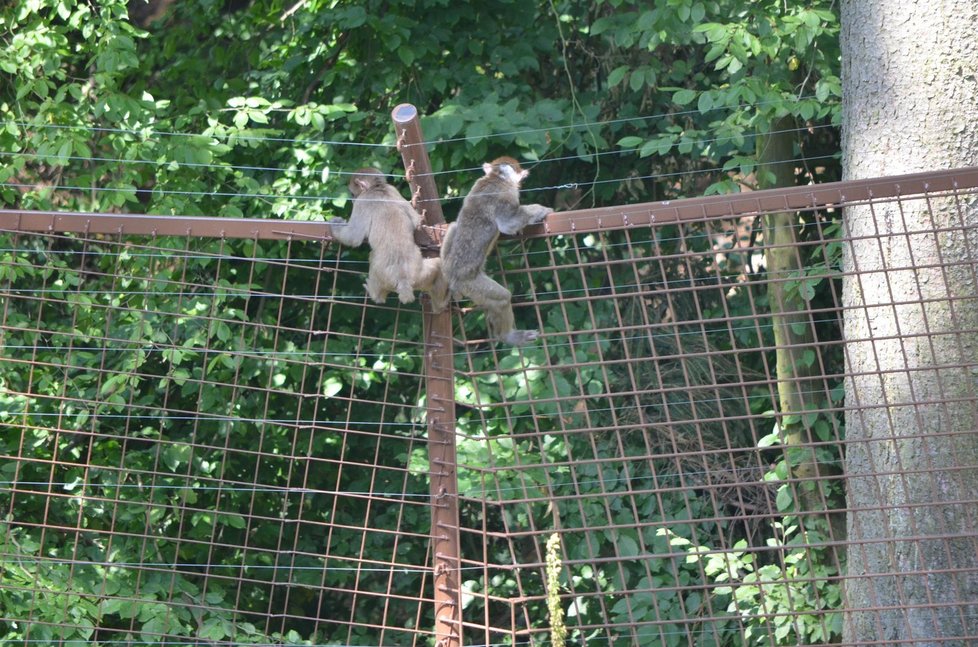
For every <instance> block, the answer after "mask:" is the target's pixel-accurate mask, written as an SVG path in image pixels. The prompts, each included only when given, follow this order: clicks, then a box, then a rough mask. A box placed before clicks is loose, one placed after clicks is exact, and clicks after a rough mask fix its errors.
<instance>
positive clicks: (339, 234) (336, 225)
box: [329, 205, 370, 247]
mask: <svg viewBox="0 0 978 647" xmlns="http://www.w3.org/2000/svg"><path fill="white" fill-rule="evenodd" d="M369 225H370V220H369V218H365V217H363V216H362V214H360V213H359V212H358V210H357V209H356V206H355V205H354V209H353V215H352V216H350V222H347V221H346V220H344V219H343V218H332V219H330V221H329V233H330V235H332V237H333V238H334V239H335V240H338V241H340V242H341V243H343V244H344V245H349V246H350V247H358V246H360V245H362V244H363V241H364V240H365V239H366V238H367V230H368V229H369Z"/></svg>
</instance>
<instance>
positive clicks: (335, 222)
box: [326, 216, 349, 227]
mask: <svg viewBox="0 0 978 647" xmlns="http://www.w3.org/2000/svg"><path fill="white" fill-rule="evenodd" d="M326 224H327V225H329V226H330V227H337V226H339V227H342V226H343V225H348V224H349V223H348V222H347V221H346V218H341V217H340V216H333V217H332V218H330V219H329V220H327V221H326Z"/></svg>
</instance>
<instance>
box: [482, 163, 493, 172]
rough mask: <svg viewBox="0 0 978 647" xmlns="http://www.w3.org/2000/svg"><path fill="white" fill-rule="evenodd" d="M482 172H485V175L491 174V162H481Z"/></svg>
mask: <svg viewBox="0 0 978 647" xmlns="http://www.w3.org/2000/svg"><path fill="white" fill-rule="evenodd" d="M482 172H483V173H485V174H486V175H490V174H492V164H490V163H489V162H486V163H485V164H483V165H482Z"/></svg>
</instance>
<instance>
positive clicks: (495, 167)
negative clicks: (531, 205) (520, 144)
mask: <svg viewBox="0 0 978 647" xmlns="http://www.w3.org/2000/svg"><path fill="white" fill-rule="evenodd" d="M482 171H483V172H484V173H485V174H486V175H496V176H497V177H501V178H503V179H504V180H507V181H509V182H512V183H513V184H515V185H517V186H519V184H520V182H522V181H523V180H524V179H526V176H527V175H529V174H530V172H529V171H524V170H523V168H522V167H520V163H519V162H517V161H516V160H514V159H513V158H512V157H497V158H496V159H494V160H493V161H491V162H486V163H485V164H483V165H482Z"/></svg>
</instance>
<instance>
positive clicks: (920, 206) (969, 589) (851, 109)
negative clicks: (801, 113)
mask: <svg viewBox="0 0 978 647" xmlns="http://www.w3.org/2000/svg"><path fill="white" fill-rule="evenodd" d="M976 24H978V9H976V5H975V3H974V2H973V1H972V0H938V1H936V2H933V1H925V0H917V1H916V2H914V1H911V0H889V1H887V0H844V1H843V3H842V60H843V95H844V103H843V144H842V146H843V159H844V175H845V178H846V179H859V178H869V177H876V176H882V175H892V174H897V173H910V172H916V171H928V170H934V169H944V168H953V167H957V166H969V165H974V164H976V163H978V126H976V123H978V103H976V97H978V38H976V36H975V34H976V27H975V25H976ZM845 223H846V234H847V236H849V237H852V242H851V245H849V246H848V247H847V250H846V252H847V253H846V257H845V261H844V263H845V264H844V269H845V281H844V289H843V304H844V307H845V336H846V358H847V364H848V366H847V374H848V376H849V377H848V379H847V381H846V429H847V439H848V442H847V456H846V472H847V487H848V506H849V517H848V536H849V540H850V541H851V542H853V543H852V545H851V547H850V550H849V568H848V579H847V581H846V605H847V608H848V611H847V614H846V621H845V629H844V634H843V640H844V642H845V643H847V644H848V643H850V642H856V641H868V642H869V643H870V644H890V643H892V642H895V641H898V640H900V641H907V644H913V645H943V646H950V645H964V644H969V642H970V641H969V640H968V638H970V639H975V638H978V571H976V567H978V558H976V555H978V531H976V528H978V510H976V508H978V506H976V505H975V497H976V493H978V470H976V469H975V466H976V464H978V431H976V430H978V405H976V390H978V389H976V382H978V364H976V358H978V333H976V332H975V331H976V330H978V286H976V278H975V277H976V271H975V263H976V261H978V201H976V199H975V198H974V197H968V196H966V197H964V198H962V199H960V201H958V203H955V201H954V200H950V199H931V200H927V201H925V200H913V201H905V202H900V203H879V204H875V205H873V207H872V208H870V207H868V206H862V207H849V208H847V209H846V211H845ZM854 272H859V273H860V274H859V275H855V274H853V273H854ZM948 400H953V401H952V402H947V401H948ZM860 644H863V643H860Z"/></svg>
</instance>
